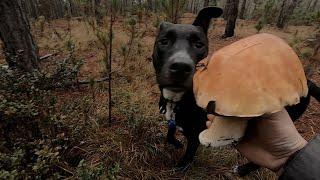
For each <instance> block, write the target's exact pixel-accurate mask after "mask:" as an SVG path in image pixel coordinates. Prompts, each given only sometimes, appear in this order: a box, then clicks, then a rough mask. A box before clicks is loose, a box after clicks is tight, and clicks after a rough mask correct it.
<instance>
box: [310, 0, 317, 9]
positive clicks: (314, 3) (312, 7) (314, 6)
mask: <svg viewBox="0 0 320 180" xmlns="http://www.w3.org/2000/svg"><path fill="white" fill-rule="evenodd" d="M317 3H318V0H314V2H313V4H312V6H311V8H310V10H311V11H314V10H315V8H316V6H317Z"/></svg>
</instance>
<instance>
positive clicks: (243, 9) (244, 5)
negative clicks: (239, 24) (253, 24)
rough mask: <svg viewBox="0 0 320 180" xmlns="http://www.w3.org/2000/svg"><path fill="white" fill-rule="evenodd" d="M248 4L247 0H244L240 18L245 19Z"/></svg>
mask: <svg viewBox="0 0 320 180" xmlns="http://www.w3.org/2000/svg"><path fill="white" fill-rule="evenodd" d="M246 4H247V0H243V1H242V4H241V9H240V13H239V18H240V19H245V18H244V13H245V10H246Z"/></svg>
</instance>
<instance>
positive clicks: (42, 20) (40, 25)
mask: <svg viewBox="0 0 320 180" xmlns="http://www.w3.org/2000/svg"><path fill="white" fill-rule="evenodd" d="M36 24H37V26H38V28H39V29H40V36H41V37H42V36H43V33H44V27H45V24H46V18H45V17H44V16H39V17H38V19H37V22H36Z"/></svg>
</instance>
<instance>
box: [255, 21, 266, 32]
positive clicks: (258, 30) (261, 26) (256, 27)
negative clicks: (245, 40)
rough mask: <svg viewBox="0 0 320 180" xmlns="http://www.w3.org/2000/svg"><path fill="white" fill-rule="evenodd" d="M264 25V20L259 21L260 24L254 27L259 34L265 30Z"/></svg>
mask: <svg viewBox="0 0 320 180" xmlns="http://www.w3.org/2000/svg"><path fill="white" fill-rule="evenodd" d="M263 26H264V23H263V21H262V20H259V21H258V23H257V24H256V25H255V26H254V28H255V29H256V30H257V33H260V31H261V29H262V28H263Z"/></svg>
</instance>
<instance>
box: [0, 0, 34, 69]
mask: <svg viewBox="0 0 320 180" xmlns="http://www.w3.org/2000/svg"><path fill="white" fill-rule="evenodd" d="M18 1H19V0H1V1H0V38H1V40H2V42H3V44H4V52H5V54H6V61H7V63H8V65H9V67H17V68H19V69H21V70H24V71H32V70H33V69H35V68H38V67H39V58H38V49H37V46H36V45H35V43H34V41H33V38H32V35H31V33H30V30H29V22H28V19H27V17H26V15H25V13H24V11H23V10H22V8H21V4H20V3H19V2H18Z"/></svg>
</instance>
